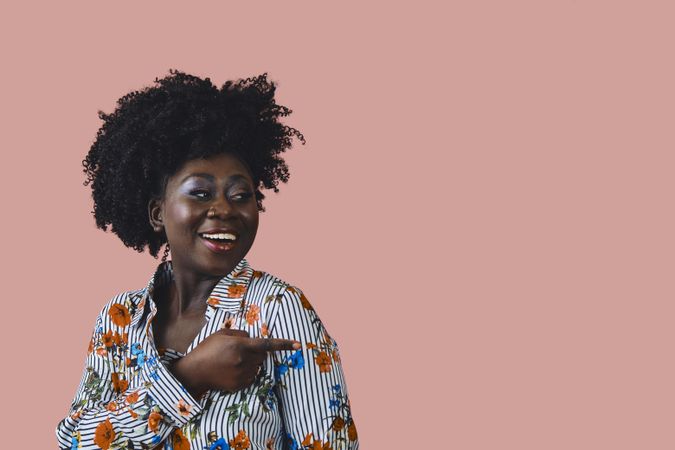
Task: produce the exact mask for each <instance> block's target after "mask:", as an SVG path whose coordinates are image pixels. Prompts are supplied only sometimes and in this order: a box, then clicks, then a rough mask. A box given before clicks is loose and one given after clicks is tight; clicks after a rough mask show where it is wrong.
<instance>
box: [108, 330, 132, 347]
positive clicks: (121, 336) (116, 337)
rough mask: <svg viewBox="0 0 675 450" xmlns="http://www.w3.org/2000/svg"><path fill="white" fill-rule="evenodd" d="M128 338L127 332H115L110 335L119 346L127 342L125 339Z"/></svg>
mask: <svg viewBox="0 0 675 450" xmlns="http://www.w3.org/2000/svg"><path fill="white" fill-rule="evenodd" d="M128 338H129V333H124V334H122V333H115V334H113V336H112V340H113V342H114V343H115V345H117V346H118V347H121V346H122V344H126V343H127V339H128Z"/></svg>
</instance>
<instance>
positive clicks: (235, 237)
mask: <svg viewBox="0 0 675 450" xmlns="http://www.w3.org/2000/svg"><path fill="white" fill-rule="evenodd" d="M155 82H156V86H153V87H149V88H146V89H143V90H141V91H136V92H132V93H130V94H128V95H126V96H124V97H122V98H121V99H120V100H119V101H118V104H117V109H116V110H115V111H114V112H113V113H112V114H104V113H99V115H100V117H101V119H102V120H103V122H104V124H103V126H102V127H101V129H100V130H99V132H98V135H97V139H96V141H95V142H94V144H93V145H92V147H91V149H90V151H89V153H88V155H87V157H86V158H85V160H84V162H83V164H84V170H85V173H86V174H87V181H86V182H85V184H91V187H92V196H93V199H94V216H95V219H96V223H97V225H98V226H99V227H100V228H102V229H104V230H105V229H107V227H108V226H110V227H111V228H112V231H113V233H115V234H116V235H117V236H118V237H119V238H120V239H121V240H122V242H123V243H124V244H125V245H126V246H127V247H130V248H134V249H136V250H137V251H144V250H145V249H146V248H147V250H148V251H149V252H150V254H152V255H153V256H155V257H157V256H158V254H159V250H160V249H161V247H162V246H163V245H165V244H166V251H165V253H164V257H163V260H162V263H161V264H160V265H159V266H158V267H157V269H156V270H155V272H154V274H153V275H152V276H151V277H150V280H149V282H148V285H147V286H146V287H145V288H143V289H138V290H132V291H126V292H123V293H122V294H120V295H117V296H115V297H114V298H112V299H111V300H110V301H109V302H108V303H107V304H106V305H105V306H104V307H103V309H102V311H101V313H100V314H99V316H98V318H97V320H96V324H95V326H94V332H93V335H92V338H91V341H90V344H89V351H88V355H87V359H86V364H85V369H84V373H83V376H82V380H81V382H80V385H79V387H78V389H77V392H76V394H75V399H74V400H73V402H72V405H71V407H70V411H69V412H68V415H67V417H66V418H64V419H63V420H62V421H61V422H60V423H59V424H58V426H57V429H56V433H57V438H58V442H59V446H60V448H62V449H99V448H100V449H104V450H107V449H132V448H133V449H142V448H160V447H162V448H167V449H176V450H183V449H190V448H191V449H200V450H201V449H208V450H216V449H220V450H227V449H230V448H236V449H247V448H260V449H262V448H266V449H281V448H291V449H301V448H302V449H306V448H324V449H325V448H333V449H338V448H349V449H355V448H358V438H357V433H356V427H355V425H354V420H353V418H352V414H351V409H350V403H349V397H348V394H347V389H346V386H345V382H344V376H343V373H342V369H341V366H340V356H339V352H338V348H337V343H336V342H335V341H334V340H333V339H332V338H331V337H330V335H329V334H328V332H327V331H326V329H325V327H324V326H323V324H322V323H321V321H320V320H319V317H318V316H317V314H316V311H315V310H314V308H312V306H311V304H310V302H309V300H308V299H307V297H306V296H305V295H304V293H303V292H302V291H301V290H300V289H298V288H297V287H294V286H292V285H290V284H288V283H286V282H284V281H282V280H280V279H279V278H277V277H274V276H273V275H270V274H268V273H265V272H261V271H257V270H254V269H253V268H252V267H251V266H250V265H249V264H248V262H247V261H246V260H245V259H244V257H245V256H246V254H247V253H248V251H249V249H250V248H251V246H252V245H253V242H254V240H255V237H256V232H257V230H258V213H259V211H260V210H262V200H263V198H264V195H263V194H262V192H261V190H262V189H273V190H274V191H276V190H277V186H278V183H279V182H286V181H287V180H288V168H287V166H286V164H285V162H284V160H283V159H282V158H281V157H280V156H279V155H280V154H281V153H283V152H284V151H286V150H287V149H289V148H290V147H291V145H292V143H293V139H294V138H297V139H299V140H300V141H301V142H303V143H304V139H303V137H302V135H301V134H300V133H299V132H298V131H297V130H295V129H294V128H290V127H288V126H286V125H283V124H282V123H281V122H280V118H282V117H284V116H287V115H288V114H290V112H291V111H290V110H289V109H288V108H286V107H284V106H280V105H277V104H276V102H275V100H274V92H275V85H274V84H273V83H271V82H269V81H268V80H267V78H266V76H265V75H261V76H258V77H254V78H249V79H245V80H240V81H238V82H227V83H225V84H224V85H223V86H222V87H221V88H217V87H216V86H214V85H213V84H212V83H211V81H210V80H209V79H208V78H207V79H200V78H198V77H194V76H191V75H187V74H185V73H181V72H177V71H172V72H171V74H170V75H169V76H167V77H165V78H163V79H158V80H155ZM169 247H170V248H171V260H168V261H167V260H166V259H167V255H168V253H169V251H168V249H169Z"/></svg>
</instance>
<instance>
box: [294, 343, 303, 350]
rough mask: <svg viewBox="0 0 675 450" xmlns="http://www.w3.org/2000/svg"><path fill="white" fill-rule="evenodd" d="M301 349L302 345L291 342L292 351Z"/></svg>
mask: <svg viewBox="0 0 675 450" xmlns="http://www.w3.org/2000/svg"><path fill="white" fill-rule="evenodd" d="M301 348H302V344H300V343H299V342H293V349H294V350H300V349H301Z"/></svg>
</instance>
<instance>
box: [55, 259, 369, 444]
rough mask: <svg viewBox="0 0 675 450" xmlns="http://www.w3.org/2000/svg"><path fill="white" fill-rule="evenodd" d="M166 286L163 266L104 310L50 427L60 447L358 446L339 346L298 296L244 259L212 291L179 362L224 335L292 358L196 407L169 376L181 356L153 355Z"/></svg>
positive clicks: (275, 361) (269, 363) (168, 274)
mask: <svg viewBox="0 0 675 450" xmlns="http://www.w3.org/2000/svg"><path fill="white" fill-rule="evenodd" d="M171 278H172V265H171V262H170V261H168V262H165V263H162V264H160V265H159V267H158V268H157V271H156V272H155V274H154V275H153V276H152V278H151V279H150V282H149V283H148V285H147V287H146V288H145V289H141V290H136V291H129V292H124V293H122V294H119V295H117V296H115V297H113V298H112V299H111V300H110V301H109V302H108V303H107V304H106V305H105V306H104V307H103V309H102V311H101V313H100V314H99V316H98V318H97V320H96V325H95V327H94V332H93V336H92V338H91V341H90V343H89V349H88V354H87V359H86V364H85V368H84V373H83V376H82V380H81V382H80V385H79V387H78V389H77V392H76V394H75V399H74V400H73V402H72V404H71V407H70V411H69V413H68V416H67V417H65V418H64V419H63V420H62V421H61V422H60V423H59V424H58V426H57V428H56V435H57V439H58V443H59V447H60V448H61V449H82V450H86V449H103V450H109V449H110V450H115V449H125V450H128V449H155V448H161V449H165V450H170V449H174V450H188V449H192V450H244V449H291V450H300V449H323V450H327V449H336V450H337V449H357V448H358V446H359V445H358V437H357V433H356V427H355V425H354V420H353V418H352V415H351V411H350V406H349V399H348V395H347V388H346V386H345V382H344V377H343V373H342V368H341V366H340V355H339V352H338V347H337V344H336V342H335V341H334V340H333V339H332V338H331V337H330V335H329V334H328V333H327V332H326V329H325V328H324V326H323V325H322V323H321V321H320V320H319V317H318V316H317V314H316V312H315V311H314V309H313V308H312V306H311V304H310V303H309V301H308V300H307V298H306V297H305V295H304V294H303V293H302V291H301V290H300V289H298V288H296V287H293V286H291V285H289V284H287V283H285V282H283V281H282V280H280V279H278V278H276V277H274V276H272V275H270V274H267V273H265V272H259V271H256V270H253V269H252V268H251V267H250V266H249V265H248V263H247V261H246V260H245V259H242V260H241V261H240V262H239V264H238V265H237V267H236V268H235V269H234V270H233V271H232V272H231V273H230V274H228V275H227V276H225V277H223V278H222V279H221V280H220V281H219V282H218V284H217V285H216V287H215V288H214V289H213V291H212V292H211V295H210V296H209V298H208V300H207V305H208V306H207V309H206V313H205V314H206V324H205V325H204V326H203V328H202V329H201V331H200V332H199V334H198V335H197V336H196V337H195V339H194V341H193V342H192V343H191V344H190V346H189V347H188V349H187V352H190V351H191V350H192V349H194V347H196V346H197V345H198V344H199V343H200V342H201V341H203V340H204V339H205V338H206V337H207V336H209V335H210V334H212V333H214V332H215V331H217V330H218V329H220V328H222V327H224V326H227V327H231V328H235V329H241V330H245V331H247V332H248V333H249V335H250V336H252V337H253V336H255V337H274V338H283V339H294V340H297V341H299V342H301V344H302V348H301V349H300V350H297V351H294V350H290V351H285V352H270V353H269V354H268V355H267V358H266V360H265V362H264V364H263V368H262V370H261V372H260V373H259V374H258V376H257V378H256V380H255V382H254V383H253V384H252V385H251V386H249V387H247V388H244V389H242V390H240V391H237V392H234V393H226V392H224V391H218V390H212V391H208V392H206V393H205V394H204V395H203V396H202V397H201V398H200V399H195V398H193V397H192V396H191V395H190V394H189V393H188V392H187V390H186V389H185V388H184V387H183V386H182V385H181V384H180V382H179V381H178V380H177V379H176V378H175V377H174V376H173V375H172V373H171V372H170V371H169V369H168V363H169V362H171V361H172V360H174V359H176V358H180V357H182V356H184V355H182V354H180V353H178V352H176V351H174V350H171V349H158V348H156V346H155V343H154V338H153V335H152V326H151V321H152V319H153V317H154V316H155V314H156V312H157V307H156V304H155V302H154V301H153V298H152V296H153V291H154V287H155V286H156V285H157V286H159V284H160V283H167V282H169V281H170V280H171Z"/></svg>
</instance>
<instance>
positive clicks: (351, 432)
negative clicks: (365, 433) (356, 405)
mask: <svg viewBox="0 0 675 450" xmlns="http://www.w3.org/2000/svg"><path fill="white" fill-rule="evenodd" d="M347 436H348V437H349V440H350V441H355V440H356V438H357V437H358V434H357V433H356V425H355V424H354V421H353V420H352V421H351V423H350V424H349V426H348V427H347Z"/></svg>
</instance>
